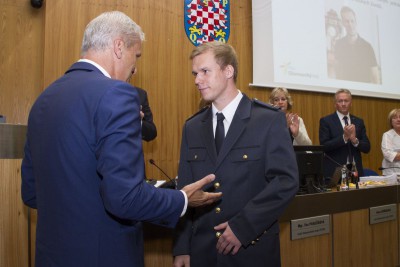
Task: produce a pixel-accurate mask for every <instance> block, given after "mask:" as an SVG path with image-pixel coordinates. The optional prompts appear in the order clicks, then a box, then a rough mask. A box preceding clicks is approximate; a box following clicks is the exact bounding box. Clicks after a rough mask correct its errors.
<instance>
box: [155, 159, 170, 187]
mask: <svg viewBox="0 0 400 267" xmlns="http://www.w3.org/2000/svg"><path fill="white" fill-rule="evenodd" d="M149 163H150V164H151V165H154V166H155V167H156V168H157V169H159V170H160V171H161V172H162V173H163V174H164V175H165V177H167V178H168V180H169V182H168V183H165V184H163V185H161V186H160V187H163V188H172V189H176V180H175V179H172V178H171V177H170V176H169V175H168V174H166V173H165V172H164V171H163V170H162V169H161V168H160V167H158V165H157V164H156V162H155V161H154V159H149Z"/></svg>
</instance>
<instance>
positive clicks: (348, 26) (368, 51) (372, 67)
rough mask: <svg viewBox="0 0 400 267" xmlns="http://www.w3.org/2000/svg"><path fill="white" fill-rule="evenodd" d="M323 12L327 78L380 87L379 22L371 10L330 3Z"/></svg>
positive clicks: (340, 3)
mask: <svg viewBox="0 0 400 267" xmlns="http://www.w3.org/2000/svg"><path fill="white" fill-rule="evenodd" d="M346 3H348V1H346ZM325 10H326V13H325V32H326V33H325V34H326V44H327V68H328V69H327V71H328V77H329V78H331V79H337V80H346V81H354V82H362V83H371V84H382V75H381V64H380V49H379V47H380V44H379V31H378V23H379V21H378V16H377V15H376V14H375V11H374V8H373V7H371V6H370V5H366V4H361V5H360V4H358V5H357V6H355V5H353V6H350V5H345V4H343V2H342V1H333V0H330V1H326V6H325Z"/></svg>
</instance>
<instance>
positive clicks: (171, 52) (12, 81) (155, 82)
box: [0, 0, 399, 266]
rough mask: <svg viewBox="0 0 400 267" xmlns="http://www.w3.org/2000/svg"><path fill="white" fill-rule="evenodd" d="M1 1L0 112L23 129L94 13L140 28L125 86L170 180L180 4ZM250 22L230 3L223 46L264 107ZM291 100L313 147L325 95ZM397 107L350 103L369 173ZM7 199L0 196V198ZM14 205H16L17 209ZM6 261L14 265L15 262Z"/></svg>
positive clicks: (193, 102) (181, 60) (150, 153)
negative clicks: (132, 72) (124, 18)
mask: <svg viewBox="0 0 400 267" xmlns="http://www.w3.org/2000/svg"><path fill="white" fill-rule="evenodd" d="M1 2H2V4H1V5H0V15H1V19H0V92H1V93H0V114H3V115H5V116H6V117H7V121H8V122H11V123H23V124H25V123H26V122H27V117H28V112H29V110H30V107H31V106H32V104H33V101H34V100H35V98H36V97H37V96H38V94H39V93H40V92H41V91H42V90H43V88H44V87H45V86H47V85H48V84H49V83H51V82H52V81H53V80H54V79H56V78H57V77H58V76H60V75H62V74H63V73H64V71H65V70H66V69H67V68H68V67H69V66H70V65H71V64H72V63H73V62H74V61H76V60H77V59H78V58H79V48H80V43H81V39H82V33H83V30H84V27H85V25H86V24H87V23H88V22H89V21H90V20H91V19H92V18H94V17H95V16H96V15H98V14H99V13H100V12H102V11H106V10H113V9H117V10H121V11H124V12H125V13H127V14H128V15H130V16H131V17H132V18H133V19H134V20H135V21H136V22H137V23H138V24H140V25H141V26H142V28H143V30H144V31H145V33H146V39H147V41H146V42H145V44H144V47H143V56H142V58H141V59H140V60H139V63H138V69H139V72H138V74H137V75H136V76H135V78H134V79H133V81H132V83H133V84H135V85H137V86H139V87H143V88H144V89H146V90H147V91H148V94H149V100H150V104H151V107H152V110H153V113H154V119H155V123H156V125H157V127H158V137H157V139H156V140H155V141H153V142H150V143H146V144H144V151H145V157H146V160H148V159H150V158H153V159H154V160H155V161H156V162H157V163H158V165H159V166H161V167H162V168H163V169H164V170H165V171H166V172H167V173H168V174H169V175H171V176H175V175H176V173H177V167H178V159H179V145H180V135H181V129H182V125H183V123H184V121H185V119H186V118H188V117H189V116H190V115H191V114H193V113H194V112H195V111H196V110H197V107H198V100H199V97H200V96H199V93H198V92H197V91H196V89H195V87H194V83H193V78H192V76H191V74H190V73H191V69H190V61H189V60H188V55H189V53H190V51H191V50H192V49H193V46H192V44H191V43H190V42H189V40H188V39H187V37H186V35H185V31H184V28H183V27H184V26H183V25H184V24H183V1H180V0H169V1H160V0H146V1H143V0H116V1H107V0H79V1H78V0H57V1H46V3H45V5H44V6H43V7H42V8H41V9H39V10H36V9H33V8H31V7H30V5H29V1H27V0H2V1H1ZM251 22H252V15H251V1H250V0H246V1H232V3H231V35H230V38H229V41H228V42H229V43H230V44H232V45H233V46H234V47H235V48H236V50H237V53H238V55H239V63H240V73H239V78H238V87H239V88H240V89H241V90H242V91H243V92H244V93H246V94H247V95H248V96H250V97H257V98H259V99H261V100H263V101H267V99H268V95H269V92H270V89H265V88H250V87H249V84H250V83H251V81H252V26H251ZM292 96H293V98H294V102H295V103H294V111H295V112H298V113H299V114H300V115H301V116H302V117H303V119H304V121H305V123H306V126H307V129H308V132H309V135H310V137H311V139H312V141H313V143H314V144H318V125H319V119H320V117H322V116H325V115H327V114H329V113H331V112H333V110H334V106H333V101H332V94H323V93H310V92H300V91H292ZM398 102H399V101H397V100H396V101H395V100H385V99H377V98H367V97H354V101H353V112H352V113H354V114H355V115H357V116H360V117H362V118H364V120H365V124H366V127H367V133H368V135H369V137H370V140H371V145H372V149H371V152H370V153H369V154H368V155H365V156H364V165H365V166H368V167H370V168H373V169H375V170H377V168H378V167H379V166H380V164H381V160H382V154H381V151H380V141H381V137H382V133H383V132H384V131H386V130H387V126H386V116H387V114H388V112H389V111H390V110H391V109H392V108H394V107H399V104H398ZM4 164H5V166H6V167H9V166H11V167H12V168H13V169H12V170H11V172H14V171H16V172H19V167H18V164H16V165H15V164H14V163H8V162H5V163H4ZM0 166H1V165H0ZM15 168H16V169H15ZM5 169H6V168H5ZM3 175H4V176H6V177H9V178H12V179H18V177H15V176H12V175H7V174H4V173H2V176H3ZM147 176H148V177H154V178H159V179H163V178H164V177H163V176H162V174H161V173H160V172H159V171H158V170H157V169H155V168H154V167H152V166H147ZM0 178H1V179H4V177H0ZM1 179H0V181H1ZM15 190H19V184H16V185H15V186H14V187H13V188H10V191H15ZM9 193H10V192H9V191H7V192H4V191H1V194H2V195H0V198H1V197H7V194H9ZM15 201H16V203H15V204H16V205H18V207H21V203H18V200H15ZM0 205H1V204H0ZM2 209H4V208H3V206H0V210H2ZM22 219H24V217H22ZM8 221H11V219H10V220H8ZM6 228H7V227H3V230H2V231H6V230H5V229H6ZM0 229H1V228H0ZM2 233H3V232H0V235H2ZM16 249H17V248H16ZM5 253H6V252H5V250H4V249H2V247H1V246H0V265H1V266H7V265H4V264H2V262H1V260H3V258H4V254H5ZM14 257H15V260H17V258H18V256H14ZM15 266H23V265H15Z"/></svg>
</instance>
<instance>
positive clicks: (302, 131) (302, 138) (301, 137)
mask: <svg viewBox="0 0 400 267" xmlns="http://www.w3.org/2000/svg"><path fill="white" fill-rule="evenodd" d="M293 144H294V145H303V146H305V145H312V142H311V139H310V137H308V133H307V129H306V125H305V124H304V121H303V119H302V118H300V117H299V134H298V135H297V136H296V137H294V140H293Z"/></svg>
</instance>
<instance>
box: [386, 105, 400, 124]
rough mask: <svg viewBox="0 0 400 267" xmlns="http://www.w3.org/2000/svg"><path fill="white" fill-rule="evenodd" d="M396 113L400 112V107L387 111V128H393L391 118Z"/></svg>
mask: <svg viewBox="0 0 400 267" xmlns="http://www.w3.org/2000/svg"><path fill="white" fill-rule="evenodd" d="M397 114H400V108H395V109H392V110H391V111H390V112H389V115H388V123H389V128H390V129H393V125H392V119H393V117H394V116H396V115H397Z"/></svg>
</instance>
